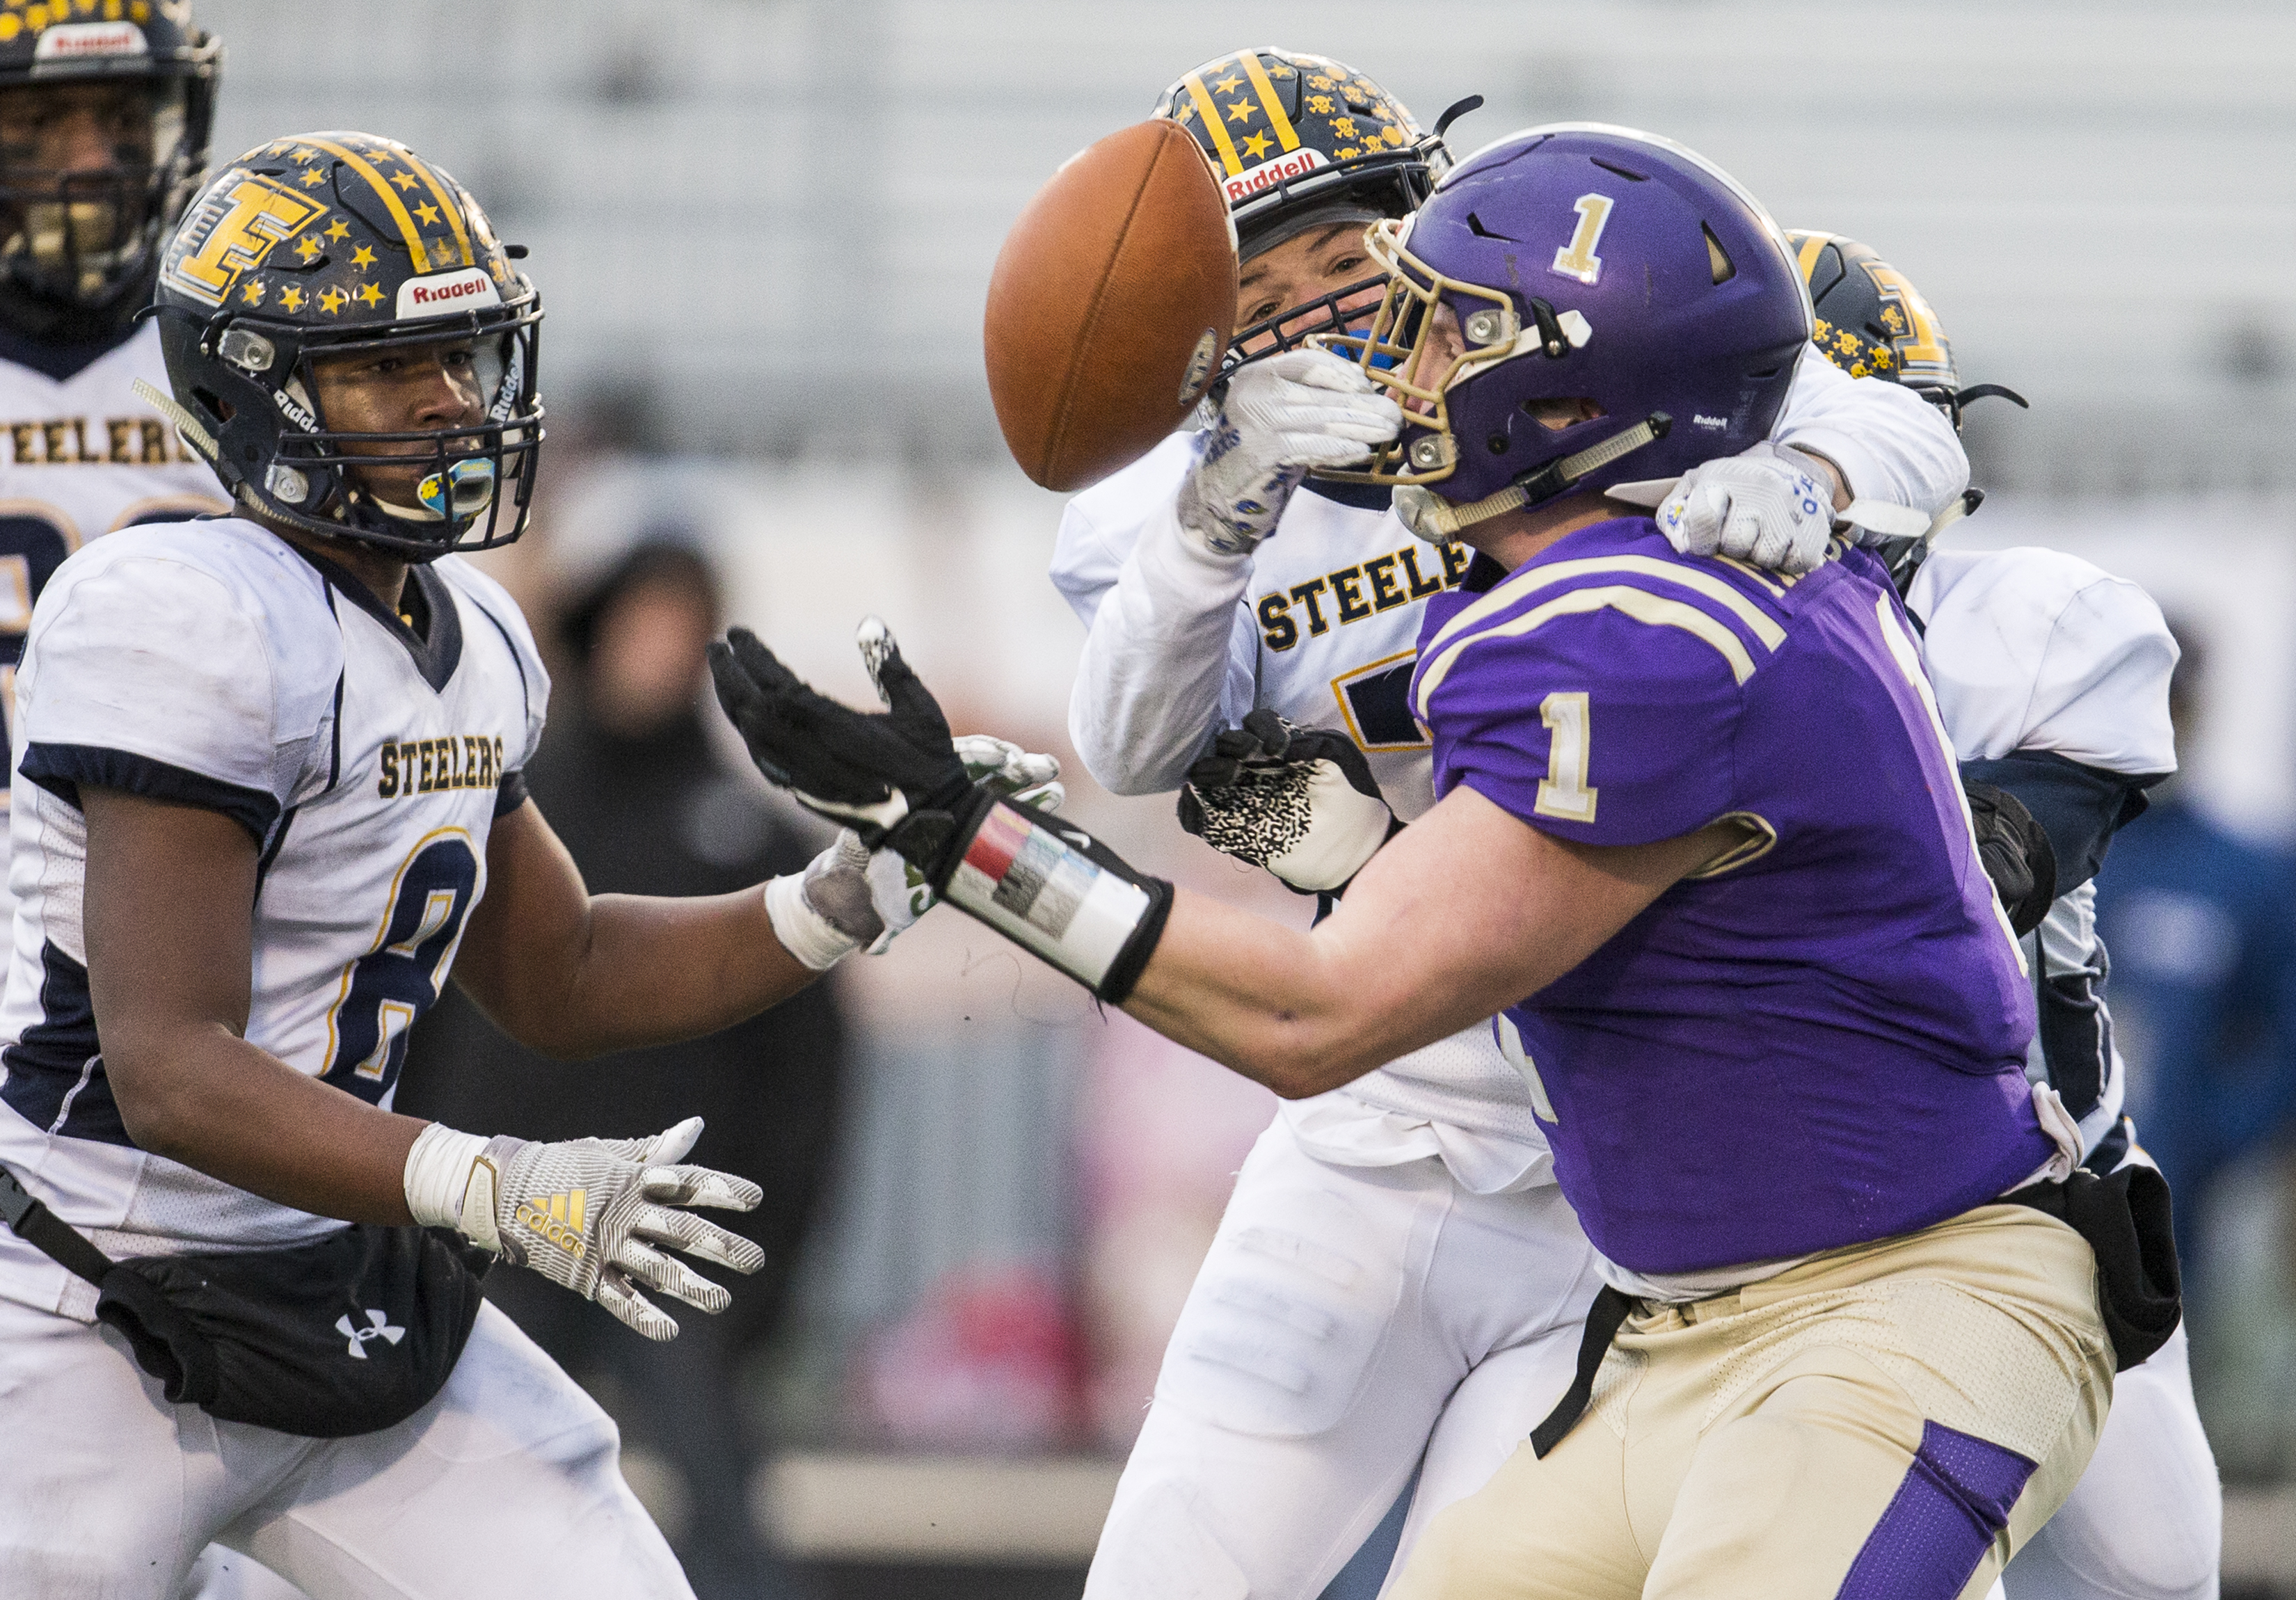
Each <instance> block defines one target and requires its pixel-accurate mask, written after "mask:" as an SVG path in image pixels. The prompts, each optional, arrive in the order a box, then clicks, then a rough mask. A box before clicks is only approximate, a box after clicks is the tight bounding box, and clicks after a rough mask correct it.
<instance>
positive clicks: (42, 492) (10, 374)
mask: <svg viewBox="0 0 2296 1600" xmlns="http://www.w3.org/2000/svg"><path fill="white" fill-rule="evenodd" d="M138 378H141V379H143V381H144V382H147V383H150V384H152V386H153V387H154V388H156V389H158V390H160V392H161V393H162V394H165V393H166V392H167V391H168V369H167V364H166V363H165V362H163V361H162V360H161V359H160V329H159V326H158V324H146V325H145V326H143V327H141V328H138V329H137V330H136V331H135V332H134V333H133V334H131V335H130V336H129V337H128V338H127V340H126V341H124V342H122V343H121V344H120V345H119V346H118V347H117V348H116V349H111V350H108V351H106V352H105V353H104V354H103V355H102V356H99V357H96V358H95V359H94V361H91V362H89V363H88V364H87V365H86V366H84V367H82V368H81V369H80V370H79V371H78V372H76V373H73V374H72V375H71V376H70V377H69V378H61V379H58V378H51V377H50V376H48V374H47V373H43V372H36V371H34V370H33V369H32V368H30V367H29V366H23V365H18V364H17V363H15V362H12V361H0V714H4V713H5V712H6V709H7V707H8V705H9V703H10V697H9V695H8V693H7V682H8V680H10V679H12V678H13V677H14V676H15V670H16V663H17V661H18V660H19V658H21V656H22V654H23V652H24V633H25V630H26V629H27V628H30V627H31V625H32V605H33V603H34V602H35V601H37V600H38V599H39V597H40V588H41V586H42V585H44V584H45V583H46V582H47V580H48V578H49V576H50V575H51V574H53V572H54V571H55V570H56V568H57V567H59V566H60V565H61V564H62V562H63V560H64V558H65V557H66V556H68V555H70V554H71V553H72V552H73V551H75V550H77V549H78V548H79V547H80V546H82V545H83V544H86V542H87V541H88V540H90V539H92V538H94V537H98V536H99V535H102V534H106V533H111V532H112V531H113V530H114V529H120V528H125V527H127V526H128V525H129V524H131V523H135V522H156V521H174V520H176V519H177V518H181V517H187V516H197V515H199V514H200V513H202V512H220V511H223V510H225V509H227V502H226V500H225V496H224V492H223V486H222V485H221V484H220V483H218V482H217V481H216V475H215V473H214V472H213V471H211V470H210V469H209V466H208V464H207V463H205V462H203V461H201V459H200V458H199V457H198V456H196V455H193V454H192V453H191V451H190V450H188V449H186V448H185V447H184V441H183V440H182V439H178V438H176V430H175V428H174V426H173V425H172V424H171V423H168V422H166V421H164V420H163V419H162V418H161V417H160V414H159V413H158V412H156V411H154V410H152V406H151V404H150V402H148V401H146V400H145V399H143V398H142V397H141V396H139V395H137V394H136V393H135V389H134V387H133V385H134V384H135V380H137V379H138ZM11 776H12V770H11V772H10V773H0V808H4V807H5V805H6V803H7V796H8V792H9V781H10V778H11ZM12 903H13V902H12V899H10V898H8V896H7V895H6V893H5V892H4V890H0V918H4V917H5V916H6V915H7V914H8V911H9V908H10V907H11V906H12Z"/></svg>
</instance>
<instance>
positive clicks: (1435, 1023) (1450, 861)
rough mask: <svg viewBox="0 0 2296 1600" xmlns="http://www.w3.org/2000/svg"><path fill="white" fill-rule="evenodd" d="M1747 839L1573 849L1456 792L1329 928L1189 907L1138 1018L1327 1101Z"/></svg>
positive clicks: (1152, 960)
mask: <svg viewBox="0 0 2296 1600" xmlns="http://www.w3.org/2000/svg"><path fill="white" fill-rule="evenodd" d="M1733 839H1734V833H1731V832H1730V830H1728V829H1727V828H1726V827H1723V826H1718V827H1716V828H1711V829H1708V830H1704V831H1702V832H1700V833H1691V834H1685V835H1684V836H1683V837H1680V838H1677V839H1669V840H1665V841H1661V842H1659V843H1656V844H1648V845H1635V846H1625V847H1620V846H1608V847H1603V846H1589V845H1579V844H1574V843H1570V842H1568V841H1562V840H1558V839H1555V838H1554V837H1553V836H1551V835H1549V834H1546V833H1540V832H1538V830H1537V829H1536V828H1533V827H1531V826H1530V825H1528V824H1526V823H1524V822H1522V821H1521V820H1520V819H1519V818H1517V817H1515V816H1511V815H1509V814H1508V813H1507V812H1505V811H1504V810H1502V809H1501V808H1499V807H1498V806H1497V805H1495V804H1493V803H1492V802H1491V801H1489V800H1485V799H1484V798H1483V797H1482V796H1481V795H1480V794H1478V793H1476V792H1475V791H1473V790H1472V789H1464V788H1463V789H1458V790H1455V791H1454V792H1452V793H1450V794H1449V795H1447V796H1446V797H1445V798H1444V800H1442V801H1441V802H1440V803H1439V804H1438V805H1437V806H1436V807H1435V808H1434V809H1433V810H1431V811H1430V812H1428V813H1427V814H1426V815H1425V816H1422V817H1421V818H1420V819H1419V820H1418V821H1417V822H1415V823H1414V824H1413V825H1411V826H1410V827H1408V828H1406V829H1403V830H1402V831H1401V832H1400V833H1397V834H1396V835H1395V837H1394V838H1393V839H1392V840H1391V841H1389V843H1388V844H1387V846H1386V848H1385V849H1382V850H1381V851H1380V852H1379V853H1378V854H1377V855H1375V856H1374V857H1372V858H1371V860H1370V862H1369V863H1368V864H1367V865H1366V866H1365V867H1364V869H1363V870H1362V871H1361V872H1360V873H1359V874H1357V876H1356V879H1355V882H1354V883H1353V884H1352V885H1350V886H1349V890H1348V893H1347V898H1345V899H1343V900H1341V902H1340V906H1339V909H1338V910H1337V911H1336V912H1334V913H1333V915H1331V916H1329V917H1326V918H1325V919H1324V921H1323V922H1321V923H1317V924H1316V927H1315V929H1314V930H1313V931H1308V932H1300V931H1297V930H1293V929H1289V928H1283V927H1280V926H1278V925H1275V924H1273V923H1269V922H1267V920H1266V919H1264V918H1261V917H1258V916H1255V915H1251V914H1250V913H1248V912H1243V911H1240V910H1237V909H1235V908H1234V907H1230V906H1226V905H1223V904H1222V903H1220V902H1219V901H1218V900H1214V899H1211V898H1208V897H1205V896H1201V895H1194V894H1189V893H1186V892H1185V891H1183V892H1180V893H1178V894H1177V895H1176V896H1175V898H1174V900H1173V905H1172V909H1171V914H1170V916H1169V920H1168V921H1167V923H1166V924H1165V927H1164V930H1163V932H1162V936H1161V937H1160V939H1158V940H1157V942H1156V946H1155V948H1154V951H1153V952H1152V954H1151V955H1150V956H1149V957H1148V959H1147V963H1146V964H1145V965H1144V967H1143V968H1142V970H1141V973H1140V977H1139V979H1138V981H1137V982H1136V984H1135V985H1134V987H1133V989H1132V992H1131V995H1130V997H1128V999H1127V1000H1126V1001H1125V1003H1124V1009H1125V1010H1126V1011H1128V1012H1130V1013H1132V1014H1133V1015H1134V1016H1136V1017H1137V1018H1139V1019H1140V1020H1141V1021H1142V1022H1145V1023H1147V1024H1148V1025H1149V1026H1150V1027H1151V1028H1153V1029H1155V1030H1157V1031H1158V1032H1159V1033H1161V1034H1163V1035H1165V1036H1166V1037H1167V1038H1171V1039H1174V1040H1176V1041H1177V1042H1178V1043H1180V1044H1183V1045H1185V1046H1188V1047H1189V1048H1190V1049H1193V1050H1197V1051H1201V1053H1202V1054H1206V1055H1209V1056H1210V1057H1211V1058H1212V1059H1213V1060H1215V1061H1218V1062H1221V1063H1226V1065H1228V1066H1230V1067H1233V1068H1234V1069H1235V1070H1236V1071H1239V1072H1241V1073H1242V1074H1243V1075H1244V1076H1245V1077H1247V1078H1251V1079H1256V1080H1258V1081H1259V1082H1261V1083H1264V1084H1266V1085H1267V1087H1270V1088H1272V1089H1274V1090H1275V1092H1276V1093H1277V1094H1279V1095H1285V1096H1287V1097H1291V1098H1298V1097H1300V1096H1302V1095H1319V1094H1322V1093H1323V1092H1324V1091H1325V1090H1327V1089H1333V1088H1337V1087H1340V1086H1341V1084H1344V1083H1348V1082H1350V1081H1352V1080H1353V1079H1357V1078H1359V1077H1361V1076H1362V1075H1363V1074H1364V1073H1365V1072H1368V1071H1371V1070H1372V1069H1373V1068H1374V1067H1377V1066H1379V1065H1381V1064H1382V1063H1385V1062H1390V1061H1393V1060H1394V1059H1396V1057H1398V1056H1399V1055H1402V1054H1405V1053H1406V1052H1408V1051H1411V1050H1415V1049H1418V1048H1419V1047H1420V1046H1423V1045H1431V1044H1433V1043H1434V1042H1435V1041H1436V1040H1437V1039H1439V1038H1447V1037H1448V1036H1450V1035H1451V1034H1454V1033H1456V1032H1457V1031H1458V1030H1460V1029H1462V1028H1466V1027H1469V1026H1472V1024H1474V1023H1476V1022H1480V1021H1482V1020H1483V1019H1484V1018H1486V1017H1488V1016H1491V1015H1492V1014H1494V1013H1497V1012H1499V1011H1503V1010H1505V1008H1506V1007H1507V1006H1509V1005H1513V1004H1514V1003H1515V1002H1517V1001H1519V1000H1521V999H1522V998H1524V997H1526V996H1529V995H1531V994H1535V993H1536V992H1538V990H1539V989H1544V988H1546V986H1547V985H1548V984H1550V983H1552V982H1554V981H1555V980H1556V979H1558V978H1560V977H1562V975H1563V974H1564V973H1566V972H1570V969H1571V968H1573V967H1575V966H1577V965H1578V964H1579V963H1580V962H1581V961H1584V960H1585V959H1586V958H1587V956H1590V955H1592V954H1594V952H1595V949H1596V948H1599V947H1600V946H1601V945H1602V944H1603V941H1604V940H1606V939H1609V938H1610V937H1611V935H1612V934H1614V933H1616V932H1617V931H1619V930H1620V929H1621V928H1623V927H1625V926H1626V925H1627V923H1628V922H1630V921H1632V920H1633V919H1634V918H1635V917H1636V915H1639V914H1640V913H1641V912H1642V910H1643V909H1644V907H1647V906H1648V905H1649V904H1650V903H1651V902H1652V900H1654V899H1656V898H1658V897H1659V896H1660V895H1661V894H1662V893H1664V892H1665V891H1666V890H1667V889H1668V888H1669V886H1671V885H1672V884H1673V883H1675V882H1677V881H1678V880H1679V879H1681V878H1682V877H1684V876H1685V875H1686V874H1689V873H1691V872H1693V871H1694V870H1695V869H1696V868H1697V867H1699V866H1702V865H1703V864H1704V863H1705V862H1707V861H1708V860H1710V859H1711V858H1712V857H1715V856H1716V855H1718V854H1719V853H1720V852H1721V851H1722V850H1723V849H1725V848H1726V846H1727V845H1728V844H1729V843H1730V842H1731V841H1732V840H1733Z"/></svg>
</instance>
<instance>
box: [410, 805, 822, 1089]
mask: <svg viewBox="0 0 2296 1600" xmlns="http://www.w3.org/2000/svg"><path fill="white" fill-rule="evenodd" d="M819 976H820V972H817V971H816V969H815V968H813V967H811V966H808V965H807V964H806V963H805V962H803V961H801V960H800V959H799V957H798V956H797V955H796V954H794V953H792V952H791V949H790V948H789V947H788V946H787V945H784V944H783V942H782V940H781V939H780V938H779V937H778V936H777V935H776V934H775V931H774V923H773V918H772V916H771V915H770V914H769V913H768V911H767V907H766V896H765V895H764V893H763V892H762V891H761V890H758V889H744V890H736V891H735V892H734V893H732V894H721V895H701V896H694V897H691V898H665V897H660V896H652V895H592V894H591V893H590V891H589V890H588V888H587V887H586V885H585V884H584V883H583V882H582V874H581V872H580V870H579V869H578V868H577V867H576V866H575V865H574V857H572V856H570V855H569V854H568V853H567V850H566V847H565V846H564V845H563V844H562V843H561V842H559V839H558V835H557V834H556V833H553V831H552V829H551V826H550V824H549V823H548V822H547V821H545V819H544V817H543V815H542V811H541V809H540V808H538V807H537V806H536V805H535V803H534V802H533V801H532V800H529V801H527V802H526V803H525V804H524V805H522V806H521V807H519V808H517V809H516V810H514V811H512V812H511V813H509V814H508V815H507V816H501V817H497V818H496V821H495V825H494V831H493V833H492V834H491V835H490V836H489V838H488V841H487V894H486V898H484V899H482V900H480V902H479V905H478V908H477V909H476V910H474V911H473V912H472V913H471V921H470V928H469V931H467V932H466V933H465V934H464V935H463V948H462V951H461V953H460V954H459V955H458V956H457V957H456V958H455V979H456V981H458V982H460V983H461V984H462V986H463V989H464V991H465V992H467V993H468V994H469V995H470V996H471V998H472V999H474V1000H476V1001H477V1002H478V1003H479V1005H480V1006H481V1007H482V1008H483V1009H484V1010H485V1011H486V1013H487V1014H488V1016H490V1017H492V1018H493V1019H494V1020H495V1022H496V1024H497V1025H499V1026H500V1027H501V1029H502V1030H503V1031H504V1032H505V1033H507V1034H509V1035H510V1036H511V1037H512V1038H514V1039H516V1040H518V1041H519V1043H521V1044H522V1045H524V1046H527V1047H528V1048H529V1049H532V1050H538V1051H540V1052H542V1053H543V1054H545V1055H553V1056H558V1057H561V1058H566V1059H571V1058H575V1057H580V1056H586V1055H597V1054H603V1053H605V1052H607V1051H610V1050H626V1049H631V1048H634V1047H635V1046H642V1045H657V1044H663V1043H667V1042H668V1041H670V1040H673V1039H681V1038H694V1037H697V1036H699V1035H701V1034H705V1033H715V1032H717V1030H719V1029H721V1028H729V1027H731V1026H733V1025H734V1023H735V1022H741V1021H742V1019H743V1018H745V1017H750V1016H754V1015H756V1014H757V1013H758V1012H760V1011H763V1010H765V1009H766V1008H767V1006H769V1005H775V1004H776V1003H777V1002H779V1001H782V1000H785V999H787V998H789V997H790V996H791V995H793V994H796V993H797V992H798V991H799V989H803V988H805V987H806V985H808V984H809V983H811V982H812V981H814V980H815V979H816V978H817V977H819Z"/></svg>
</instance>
